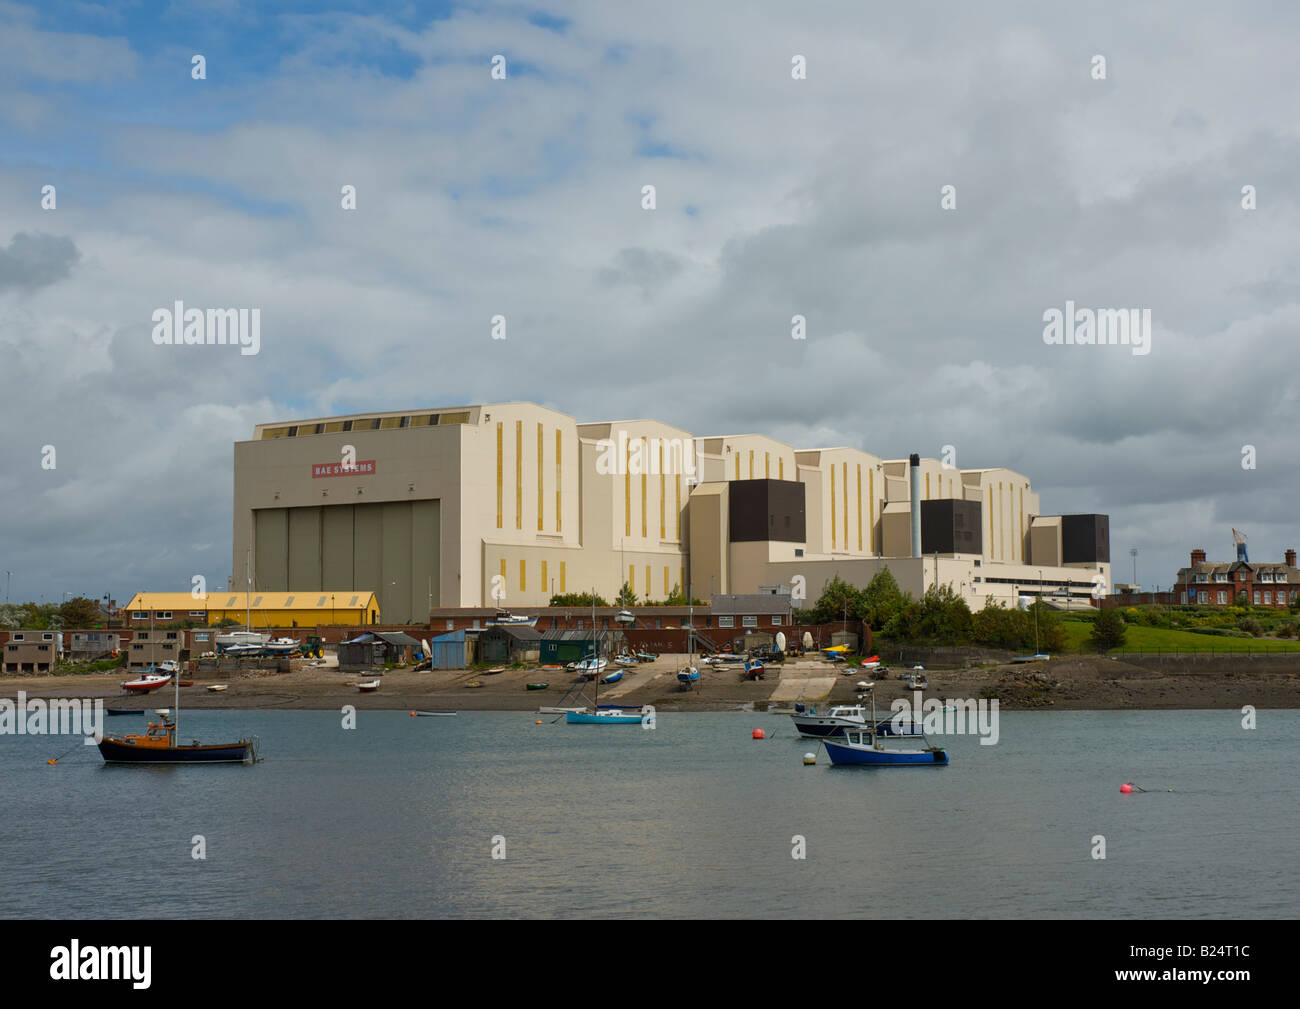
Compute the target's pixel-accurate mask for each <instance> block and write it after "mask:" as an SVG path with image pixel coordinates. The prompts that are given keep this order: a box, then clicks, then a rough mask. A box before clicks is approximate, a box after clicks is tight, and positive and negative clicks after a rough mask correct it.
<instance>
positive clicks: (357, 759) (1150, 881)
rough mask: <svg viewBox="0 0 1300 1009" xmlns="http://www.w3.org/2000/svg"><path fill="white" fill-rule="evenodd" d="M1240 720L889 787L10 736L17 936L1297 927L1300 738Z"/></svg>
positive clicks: (459, 744)
mask: <svg viewBox="0 0 1300 1009" xmlns="http://www.w3.org/2000/svg"><path fill="white" fill-rule="evenodd" d="M538 717H541V718H542V719H543V724H542V725H536V724H534V720H535V719H536V718H538ZM1240 718H1241V716H1240V714H1239V713H1236V712H1232V711H1224V712H1212V711H1195V712H1132V713H1130V712H1104V713H1103V712H1052V713H1036V712H1034V713H1029V712H1026V713H1016V712H1013V713H1008V714H1003V715H1002V721H1001V740H1000V742H999V743H998V745H996V746H980V745H978V741H977V739H976V737H972V736H962V737H946V738H944V742H945V744H946V745H947V746H948V749H949V753H950V754H951V756H952V763H951V765H949V766H948V767H946V768H889V769H870V768H831V767H830V766H829V764H828V762H827V760H826V757H825V755H824V754H821V755H819V763H818V765H817V766H815V767H805V766H803V765H802V763H801V759H800V758H801V755H802V754H803V753H804V752H806V751H808V750H810V749H813V748H814V747H815V745H816V744H815V743H813V742H810V741H807V740H800V739H798V737H796V736H795V735H794V733H793V731H792V729H791V726H790V720H789V718H788V717H784V716H775V715H766V714H738V713H711V714H673V713H665V714H662V715H660V717H659V720H658V727H657V728H656V729H654V730H653V731H646V730H644V729H642V728H640V727H637V726H625V727H624V726H578V725H566V724H564V723H563V722H562V721H561V722H560V723H559V724H552V723H551V716H537V715H532V714H521V713H504V712H501V713H498V712H482V713H470V714H462V715H460V716H459V717H457V718H411V717H409V716H408V715H407V714H406V713H405V712H370V711H362V712H359V713H358V715H357V727H356V729H354V730H350V731H349V730H344V729H343V728H341V726H340V721H341V719H340V716H339V715H338V714H337V713H332V712H307V711H292V712H287V711H281V712H225V711H208V712H194V713H192V714H185V715H184V722H183V735H184V736H185V737H187V738H189V737H191V736H197V737H198V738H200V739H203V740H204V741H211V742H215V741H220V740H223V739H226V738H231V737H233V736H237V735H239V734H241V733H243V732H255V733H257V734H259V735H260V736H261V739H262V744H263V751H264V754H265V757H266V759H265V761H264V762H262V763H260V764H258V765H256V766H219V767H217V766H214V767H107V766H105V765H104V764H103V763H102V761H101V760H100V758H99V755H98V751H97V750H95V749H94V748H93V747H84V748H82V749H79V750H77V751H76V752H74V753H73V754H72V755H70V756H69V757H67V758H65V759H64V760H63V761H62V762H61V763H60V764H58V765H56V766H50V765H48V764H47V763H46V760H47V759H48V758H49V757H51V756H55V755H56V754H58V753H60V752H62V751H64V750H66V749H67V748H68V747H69V745H71V741H69V740H68V739H67V738H66V737H35V738H33V737H15V736H0V808H2V809H3V821H2V822H3V826H0V882H3V888H2V889H0V916H3V917H55V918H105V917H126V918H134V917H150V918H153V917H223V918H236V917H259V918H260V917H384V918H390V917H391V918H407V917H434V916H527V917H568V916H642V915H644V916H657V917H687V916H708V917H744V916H778V917H783V916H800V917H809V916H817V917H823V916H832V917H850V916H853V917H856V916H862V917H880V918H897V917H948V916H980V917H1049V916H1050V917H1290V916H1293V915H1294V914H1295V909H1296V907H1297V905H1298V904H1300V882H1298V881H1297V877H1296V874H1295V873H1294V871H1292V867H1293V866H1294V864H1295V859H1296V856H1297V854H1298V853H1300V842H1298V841H1297V836H1298V831H1297V828H1298V827H1300V813H1298V812H1297V810H1300V802H1298V801H1297V799H1300V794H1298V793H1300V784H1297V779H1296V774H1295V768H1296V766H1297V764H1298V763H1300V712H1295V711H1263V712H1260V714H1259V727H1258V728H1257V729H1256V730H1254V731H1245V730H1243V729H1242V728H1241V726H1240ZM140 722H142V719H135V718H114V719H112V720H111V721H110V722H109V728H110V730H111V731H133V730H134V729H135V728H137V727H138V723H140ZM119 723H127V724H119ZM754 727H762V728H764V729H766V730H767V731H768V733H769V738H768V739H767V740H765V741H762V742H755V741H753V740H752V739H751V738H750V731H751V729H752V728H754ZM1128 780H1132V781H1135V782H1137V783H1138V784H1140V785H1142V786H1144V787H1146V788H1149V789H1153V790H1155V789H1159V791H1152V792H1149V793H1147V794H1136V795H1132V796H1121V795H1120V794H1119V785H1120V783H1121V782H1124V781H1128ZM1169 788H1172V789H1174V791H1173V792H1172V793H1170V792H1167V791H1164V790H1165V789H1169ZM196 834H202V835H203V836H204V837H205V838H206V843H207V859H206V860H205V861H196V860H194V859H193V858H191V854H190V853H191V838H192V837H193V836H194V835H196ZM796 834H798V835H802V836H803V837H804V838H806V848H807V858H806V859H804V860H795V859H793V858H791V849H792V841H791V839H792V837H793V836H794V835H796ZM1098 834H1100V835H1104V837H1105V839H1106V858H1105V860H1095V859H1093V858H1092V857H1091V849H1092V845H1093V841H1092V839H1093V837H1094V835H1098ZM497 835H501V836H504V838H505V850H506V858H505V859H493V858H492V857H491V851H492V845H493V838H494V836H497Z"/></svg>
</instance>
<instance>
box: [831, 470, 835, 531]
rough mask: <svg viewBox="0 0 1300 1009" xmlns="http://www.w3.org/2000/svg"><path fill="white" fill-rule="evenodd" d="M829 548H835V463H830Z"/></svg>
mask: <svg viewBox="0 0 1300 1009" xmlns="http://www.w3.org/2000/svg"><path fill="white" fill-rule="evenodd" d="M831 549H832V550H834V549H835V464H834V463H831Z"/></svg>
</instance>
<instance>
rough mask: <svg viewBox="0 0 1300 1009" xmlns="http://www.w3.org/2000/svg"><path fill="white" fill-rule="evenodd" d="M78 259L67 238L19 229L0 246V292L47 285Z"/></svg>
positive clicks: (31, 289) (73, 246)
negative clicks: (6, 242) (7, 245)
mask: <svg viewBox="0 0 1300 1009" xmlns="http://www.w3.org/2000/svg"><path fill="white" fill-rule="evenodd" d="M80 258H81V253H79V252H78V251H77V246H76V243H75V242H73V241H72V239H70V238H63V237H61V236H59V235H44V234H34V235H29V234H27V233H26V232H24V231H20V232H19V233H18V234H16V235H14V237H13V238H12V239H11V240H10V242H9V247H8V248H7V249H0V291H10V290H19V291H34V290H36V289H37V288H40V287H48V286H49V285H50V284H53V283H56V282H57V281H60V280H63V279H64V278H65V277H67V276H68V275H69V274H70V273H71V272H72V266H73V264H74V263H76V262H77V260H78V259H80Z"/></svg>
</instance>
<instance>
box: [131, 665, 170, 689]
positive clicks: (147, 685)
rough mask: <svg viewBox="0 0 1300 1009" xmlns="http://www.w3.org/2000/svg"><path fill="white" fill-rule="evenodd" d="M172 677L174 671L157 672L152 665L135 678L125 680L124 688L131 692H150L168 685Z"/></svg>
mask: <svg viewBox="0 0 1300 1009" xmlns="http://www.w3.org/2000/svg"><path fill="white" fill-rule="evenodd" d="M172 677H173V674H172V673H161V672H155V671H154V670H153V667H152V666H150V667H149V669H147V670H145V671H144V672H143V673H141V674H140V675H139V676H137V677H136V678H135V679H134V680H123V681H122V689H123V690H125V691H126V692H127V693H129V694H149V693H152V692H153V691H155V690H157V689H158V688H159V687H165V686H167V684H169V683H171V681H172Z"/></svg>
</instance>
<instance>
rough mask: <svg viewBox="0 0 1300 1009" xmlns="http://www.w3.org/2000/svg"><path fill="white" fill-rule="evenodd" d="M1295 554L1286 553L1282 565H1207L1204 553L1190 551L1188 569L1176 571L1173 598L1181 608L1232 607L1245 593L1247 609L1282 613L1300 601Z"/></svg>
mask: <svg viewBox="0 0 1300 1009" xmlns="http://www.w3.org/2000/svg"><path fill="white" fill-rule="evenodd" d="M1295 561H1296V553H1295V551H1294V550H1287V551H1286V560H1285V562H1284V563H1281V564H1277V563H1271V562H1267V561H1266V562H1255V561H1242V560H1237V561H1231V562H1228V563H1222V564H1219V563H1207V562H1206V560H1205V551H1204V550H1193V551H1192V554H1191V565H1190V566H1189V567H1185V568H1179V569H1178V577H1177V579H1176V580H1175V582H1174V590H1173V591H1174V596H1175V599H1176V600H1177V602H1178V603H1179V604H1180V605H1189V604H1191V603H1198V604H1200V605H1202V606H1235V605H1237V600H1238V598H1239V597H1240V596H1241V595H1242V594H1243V593H1244V594H1245V602H1246V604H1247V605H1249V606H1271V607H1274V608H1275V609H1285V608H1286V607H1287V606H1289V605H1291V603H1293V602H1296V601H1300V571H1297V570H1296V566H1295Z"/></svg>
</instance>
